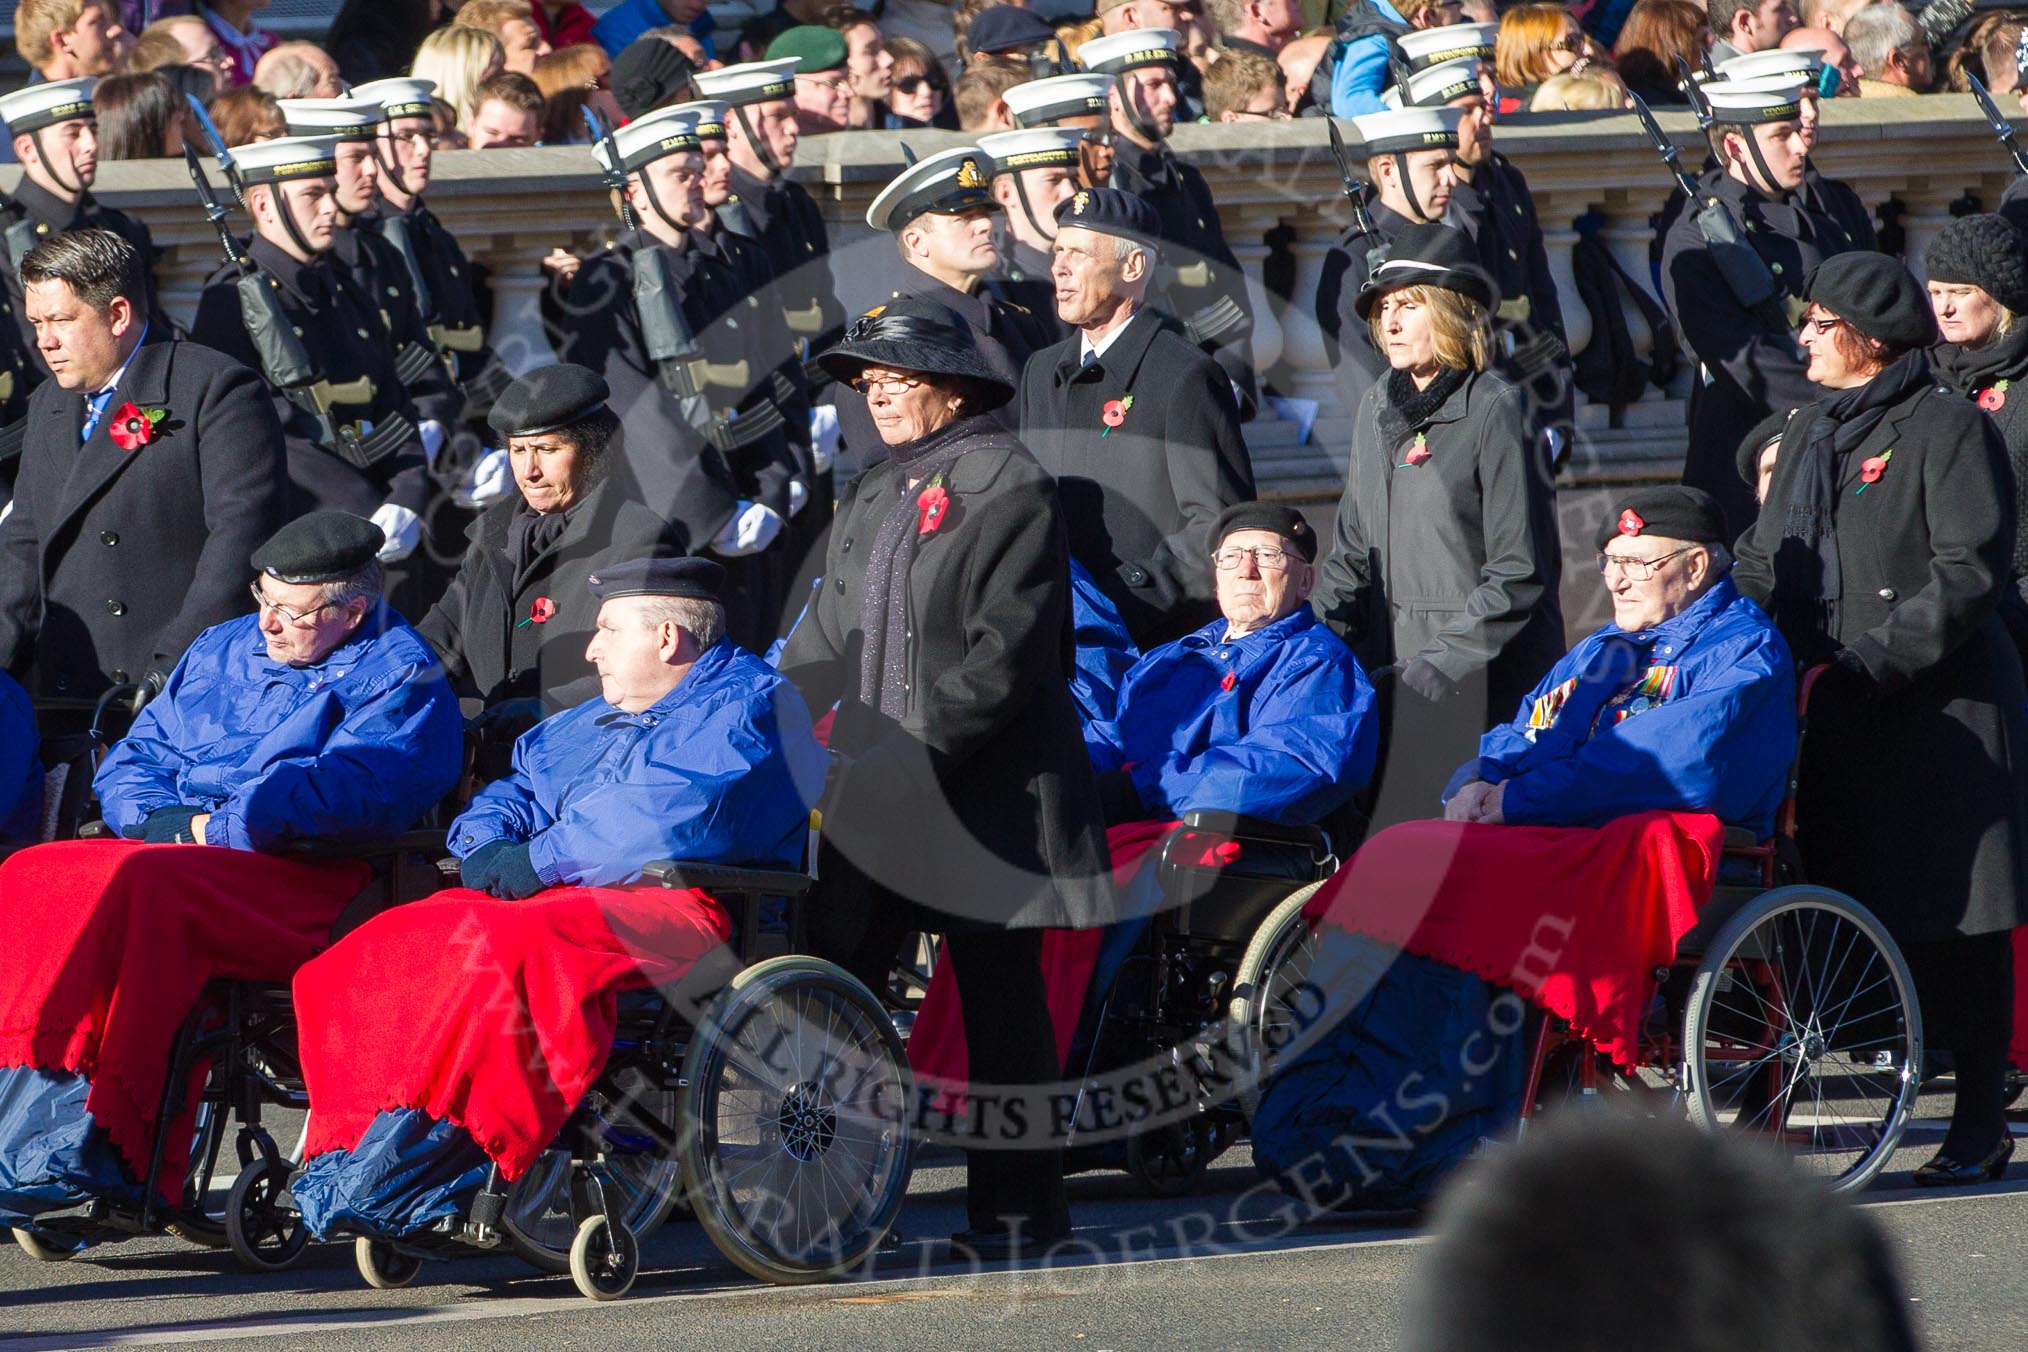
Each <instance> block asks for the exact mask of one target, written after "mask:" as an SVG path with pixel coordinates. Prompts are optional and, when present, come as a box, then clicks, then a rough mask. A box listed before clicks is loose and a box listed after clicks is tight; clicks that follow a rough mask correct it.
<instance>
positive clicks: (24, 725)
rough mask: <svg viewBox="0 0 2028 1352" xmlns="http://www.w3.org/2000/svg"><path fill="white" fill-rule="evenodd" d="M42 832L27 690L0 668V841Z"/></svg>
mask: <svg viewBox="0 0 2028 1352" xmlns="http://www.w3.org/2000/svg"><path fill="white" fill-rule="evenodd" d="M41 831H42V740H41V738H40V737H38V736H37V735H36V731H35V707H34V706H33V705H32V704H30V703H29V702H28V692H27V691H26V690H23V689H22V688H21V684H20V682H18V681H16V680H15V679H14V678H13V677H12V676H9V675H8V674H7V673H6V672H4V671H0V843H7V842H13V843H16V844H19V843H20V842H22V841H27V840H34V839H35V838H36V837H37V836H38V835H39V834H41Z"/></svg>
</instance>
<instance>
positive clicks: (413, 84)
mask: <svg viewBox="0 0 2028 1352" xmlns="http://www.w3.org/2000/svg"><path fill="white" fill-rule="evenodd" d="M436 92H437V82H436V81H435V80H418V79H414V78H413V77H410V76H406V75H403V76H399V77H396V78H394V79H389V80H368V81H367V82H366V83H365V84H363V85H354V86H353V87H352V97H353V98H354V99H355V100H358V99H365V100H368V101H370V102H373V103H377V104H379V105H380V116H381V118H382V119H383V120H385V121H388V122H392V121H394V120H395V119H396V118H399V117H434V116H436V108H435V107H434V106H433V105H432V104H431V103H430V100H431V99H432V98H434V97H435V96H436Z"/></svg>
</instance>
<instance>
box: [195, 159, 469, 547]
mask: <svg viewBox="0 0 2028 1352" xmlns="http://www.w3.org/2000/svg"><path fill="white" fill-rule="evenodd" d="M337 150H338V143H337V141H336V140H335V139H333V138H331V137H315V136H290V137H282V138H280V139H278V140H272V141H256V142H253V143H251V144H249V145H244V146H241V147H239V149H238V150H237V151H235V152H234V154H233V161H234V166H235V169H234V172H235V174H236V177H237V184H238V188H239V191H240V193H241V195H242V196H243V197H244V198H245V200H246V204H247V210H248V211H249V212H250V213H251V214H252V215H253V218H254V231H255V233H254V237H253V239H252V241H251V242H250V243H249V244H248V245H247V257H248V259H249V260H250V261H251V262H252V263H253V264H254V266H255V267H256V268H257V269H258V271H259V275H260V276H262V277H263V278H265V279H266V280H267V282H268V284H269V285H270V286H271V287H273V288H274V293H275V295H276V296H277V297H278V298H279V299H280V301H281V309H282V313H283V315H284V317H285V318H286V319H287V321H288V322H289V324H290V326H291V327H292V328H293V329H294V330H295V332H296V336H297V337H298V338H300V339H301V340H302V343H303V346H304V348H305V349H306V350H307V352H308V355H309V357H310V360H311V362H312V364H313V365H314V366H315V367H316V371H317V375H318V377H319V379H318V380H317V381H316V382H315V383H314V384H313V385H309V386H303V385H294V386H289V387H286V388H284V387H282V386H280V385H278V384H277V383H276V381H275V379H274V377H273V376H272V375H271V374H270V373H269V372H267V371H266V370H265V369H264V366H263V363H262V359H261V353H260V351H259V349H258V348H257V346H256V345H255V342H254V339H253V337H252V336H251V335H250V333H249V331H248V330H249V323H248V319H247V315H246V310H245V308H244V307H243V305H242V303H241V297H240V294H239V283H240V279H241V274H240V271H239V269H238V268H237V267H234V266H232V265H230V264H228V265H227V266H225V267H223V268H221V269H220V270H219V271H218V272H216V273H214V274H212V276H211V277H210V278H209V279H207V280H206V282H205V284H204V291H203V294H202V295H201V296H200V297H199V298H198V302H197V320H196V322H195V323H194V324H193V325H192V326H191V330H190V336H191V337H192V338H194V339H195V340H196V341H198V342H200V343H202V344H204V345H205V346H206V347H212V348H216V349H217V350H219V351H220V352H223V353H225V354H227V355H228V356H231V357H236V358H238V359H239V360H240V361H241V362H243V363H245V364H246V365H247V366H248V367H250V368H251V369H253V370H255V371H259V372H261V374H262V376H263V378H265V379H267V381H268V384H269V388H270V391H271V393H272V396H273V400H274V406H275V413H276V415H277V417H279V418H280V419H281V421H282V426H283V432H284V438H285V442H286V447H287V453H288V465H289V489H290V493H289V510H290V515H292V516H295V515H300V514H301V513H303V512H308V511H312V510H318V509H330V510H336V511H342V512H351V513H352V514H353V515H355V516H363V517H367V518H369V519H371V520H372V522H373V524H374V525H376V526H379V527H380V529H381V531H382V533H383V534H384V535H385V537H386V542H385V544H384V545H383V546H382V548H381V553H380V557H381V562H382V563H395V562H398V561H400V560H402V559H405V558H407V557H408V556H409V554H410V553H412V552H413V551H414V550H415V548H416V546H417V545H418V544H420V543H421V540H422V512H423V509H424V508H425V507H426V506H427V505H428V501H429V483H428V471H427V464H428V462H427V459H426V457H425V455H424V452H423V443H422V435H421V433H420V432H418V431H417V429H416V423H415V406H414V405H413V404H412V403H411V402H410V401H409V398H408V395H407V393H406V392H405V391H404V390H403V388H402V383H401V377H400V375H399V374H398V373H397V371H396V369H395V360H396V358H395V346H394V340H393V339H392V338H391V337H390V336H389V335H388V332H387V326H386V325H385V324H384V323H382V321H381V318H380V310H379V307H377V306H376V305H374V304H373V301H372V299H371V298H370V297H368V296H367V295H365V294H364V293H363V292H362V291H361V290H360V288H359V284H358V282H357V281H355V280H354V279H353V277H352V275H351V274H350V273H348V272H347V271H345V270H344V269H342V268H340V267H338V266H337V265H336V264H335V263H334V262H333V261H332V259H331V252H330V251H331V241H332V239H333V238H334V236H335V235H336V234H337V230H338V220H337V215H338V207H337V197H336V193H337V173H338V164H337V159H336V156H337Z"/></svg>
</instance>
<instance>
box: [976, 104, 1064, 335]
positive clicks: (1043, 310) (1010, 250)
mask: <svg viewBox="0 0 2028 1352" xmlns="http://www.w3.org/2000/svg"><path fill="white" fill-rule="evenodd" d="M1083 144H1084V133H1083V132H1081V131H1079V130H1077V129H1076V128H1075V127H1037V128H1035V129H1034V130H1032V131H1003V132H995V133H994V134H993V135H991V136H981V137H980V138H979V149H981V150H983V151H985V152H986V154H987V156H988V157H989V158H991V160H992V161H993V167H994V169H996V170H997V171H998V172H997V173H995V174H994V175H993V197H994V199H995V200H997V201H998V202H999V203H1000V209H1001V213H1002V214H1001V217H1000V219H1001V221H1002V223H1003V224H1004V226H1005V229H1004V230H1002V232H1001V238H1000V242H999V249H1000V271H999V274H998V276H999V279H1000V282H1001V283H1002V286H1003V288H1004V294H1005V295H1006V296H1007V297H1008V298H1009V299H1011V300H1016V301H1019V302H1020V303H1021V304H1022V305H1024V306H1026V307H1027V308H1028V309H1029V310H1030V311H1031V312H1033V313H1035V314H1038V315H1041V316H1043V317H1044V318H1047V317H1049V316H1051V315H1054V314H1055V313H1056V284H1055V283H1054V282H1052V281H1051V280H1050V279H1049V264H1050V248H1051V246H1052V245H1053V244H1055V242H1056V207H1057V204H1058V203H1060V202H1063V201H1065V200H1066V199H1068V198H1069V197H1070V195H1071V194H1072V193H1073V192H1075V191H1077V187H1078V182H1077V169H1078V162H1079V150H1080V148H1081V147H1082V146H1083ZM1068 333H1069V330H1068V329H1067V328H1065V327H1063V326H1062V325H1061V324H1059V325H1058V326H1057V336H1058V337H1059V338H1062V337H1064V336H1066V335H1067V334H1068Z"/></svg>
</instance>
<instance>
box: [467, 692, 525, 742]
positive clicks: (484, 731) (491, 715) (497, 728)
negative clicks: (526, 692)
mask: <svg viewBox="0 0 2028 1352" xmlns="http://www.w3.org/2000/svg"><path fill="white" fill-rule="evenodd" d="M542 714H543V710H542V701H541V700H540V699H538V698H535V697H533V696H531V697H529V698H527V699H508V700H501V701H500V702H499V703H498V704H489V705H487V706H486V707H485V708H483V709H481V710H479V712H478V713H476V714H474V715H472V719H471V721H470V722H469V723H467V724H466V725H465V730H466V731H467V732H470V733H472V734H473V735H474V736H478V737H483V738H486V739H488V740H498V741H509V742H511V741H513V740H514V739H515V738H517V737H519V736H520V735H521V734H522V733H524V732H526V731H528V729H530V728H532V727H534V726H535V725H536V724H537V723H540V722H541V721H542Z"/></svg>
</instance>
